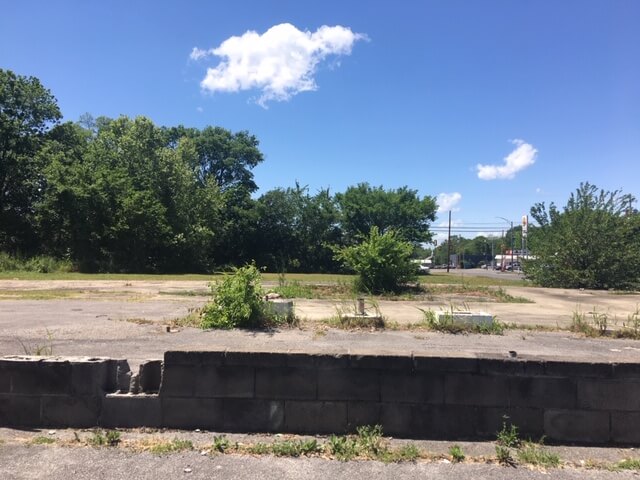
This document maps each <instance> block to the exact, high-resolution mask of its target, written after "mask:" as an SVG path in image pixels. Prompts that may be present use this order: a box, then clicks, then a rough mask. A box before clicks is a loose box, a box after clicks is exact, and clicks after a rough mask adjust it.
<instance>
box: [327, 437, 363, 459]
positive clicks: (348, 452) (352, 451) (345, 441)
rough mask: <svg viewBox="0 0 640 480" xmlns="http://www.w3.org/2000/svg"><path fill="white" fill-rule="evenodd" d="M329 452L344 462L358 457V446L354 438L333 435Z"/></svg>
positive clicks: (330, 439) (330, 438)
mask: <svg viewBox="0 0 640 480" xmlns="http://www.w3.org/2000/svg"><path fill="white" fill-rule="evenodd" d="M329 452H330V453H331V454H332V455H334V456H335V457H336V458H337V459H338V460H341V461H343V462H344V461H347V460H351V459H352V458H354V457H357V456H358V446H357V444H356V441H355V440H354V439H352V438H349V437H339V436H336V435H331V436H330V437H329Z"/></svg>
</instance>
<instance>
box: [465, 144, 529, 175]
mask: <svg viewBox="0 0 640 480" xmlns="http://www.w3.org/2000/svg"><path fill="white" fill-rule="evenodd" d="M511 143H513V144H514V145H516V148H515V150H513V151H512V152H511V153H510V154H509V155H507V156H506V157H505V158H504V165H481V164H478V165H476V169H477V170H478V178H480V179H482V180H495V179H512V178H514V177H515V175H516V173H518V172H519V171H521V170H524V169H525V168H527V167H529V166H531V165H533V164H534V163H535V161H536V155H537V154H538V150H536V149H535V148H534V147H533V145H530V144H528V143H525V142H524V141H523V140H517V139H516V140H512V141H511Z"/></svg>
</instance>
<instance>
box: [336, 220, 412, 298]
mask: <svg viewBox="0 0 640 480" xmlns="http://www.w3.org/2000/svg"><path fill="white" fill-rule="evenodd" d="M412 253H413V246H412V245H411V243H409V242H405V241H403V240H402V239H401V238H400V237H399V236H398V234H397V233H396V232H394V231H393V230H388V231H386V232H384V233H382V234H381V233H380V231H379V230H378V227H371V231H370V232H369V235H368V236H367V237H364V238H363V239H362V242H361V243H360V244H358V245H353V246H349V247H338V248H335V249H334V254H335V259H336V260H339V261H341V262H342V263H343V265H344V266H346V267H347V268H349V269H351V270H353V271H354V272H356V274H357V275H358V277H357V278H356V288H357V289H358V290H359V291H363V292H371V293H382V292H397V291H399V290H400V289H401V287H402V286H403V285H404V284H406V283H407V282H411V281H415V280H416V279H417V274H418V271H417V266H416V264H415V263H413V262H412V261H411V254H412Z"/></svg>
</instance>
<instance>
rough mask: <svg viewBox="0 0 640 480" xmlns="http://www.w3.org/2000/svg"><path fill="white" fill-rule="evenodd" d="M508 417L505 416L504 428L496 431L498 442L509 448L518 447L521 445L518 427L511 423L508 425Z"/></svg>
mask: <svg viewBox="0 0 640 480" xmlns="http://www.w3.org/2000/svg"><path fill="white" fill-rule="evenodd" d="M507 419H508V417H506V416H505V417H504V420H503V422H502V429H501V430H500V431H499V432H498V433H496V442H497V443H498V444H499V445H502V446H504V447H507V448H518V447H519V446H520V443H521V441H520V437H519V435H518V427H516V426H515V425H513V424H512V423H509V425H507Z"/></svg>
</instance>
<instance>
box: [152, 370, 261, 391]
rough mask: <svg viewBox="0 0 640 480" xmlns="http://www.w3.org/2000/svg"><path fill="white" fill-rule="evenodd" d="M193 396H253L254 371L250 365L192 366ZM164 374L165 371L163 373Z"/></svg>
mask: <svg viewBox="0 0 640 480" xmlns="http://www.w3.org/2000/svg"><path fill="white" fill-rule="evenodd" d="M196 369H197V371H196V376H195V380H194V381H195V391H194V393H195V396H196V397H209V398H225V397H235V398H253V396H254V386H255V371H254V369H253V368H252V367H218V366H208V365H207V366H202V367H200V368H197V367H194V368H193V370H196ZM165 375H166V373H165Z"/></svg>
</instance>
